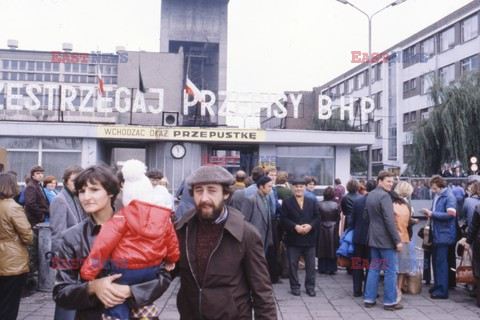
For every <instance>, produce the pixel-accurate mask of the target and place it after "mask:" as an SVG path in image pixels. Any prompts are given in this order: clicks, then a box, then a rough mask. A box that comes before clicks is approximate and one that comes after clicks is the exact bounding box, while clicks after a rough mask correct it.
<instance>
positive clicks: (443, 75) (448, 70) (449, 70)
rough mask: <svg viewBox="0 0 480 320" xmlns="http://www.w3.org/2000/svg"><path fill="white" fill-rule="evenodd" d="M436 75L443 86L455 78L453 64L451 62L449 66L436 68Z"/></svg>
mask: <svg viewBox="0 0 480 320" xmlns="http://www.w3.org/2000/svg"><path fill="white" fill-rule="evenodd" d="M438 76H439V78H440V81H441V83H442V84H443V85H444V86H448V85H449V84H450V83H451V82H453V81H454V80H455V65H453V64H451V65H449V66H446V67H443V68H441V69H440V70H438Z"/></svg>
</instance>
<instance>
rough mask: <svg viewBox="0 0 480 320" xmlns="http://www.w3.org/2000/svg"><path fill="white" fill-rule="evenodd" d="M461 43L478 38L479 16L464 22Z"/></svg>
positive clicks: (476, 15)
mask: <svg viewBox="0 0 480 320" xmlns="http://www.w3.org/2000/svg"><path fill="white" fill-rule="evenodd" d="M461 25H462V31H461V41H462V42H466V41H468V40H470V39H473V38H475V37H476V36H478V14H475V15H473V16H471V17H470V18H467V19H465V20H463V21H462V24H461Z"/></svg>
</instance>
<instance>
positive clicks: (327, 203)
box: [317, 187, 340, 274]
mask: <svg viewBox="0 0 480 320" xmlns="http://www.w3.org/2000/svg"><path fill="white" fill-rule="evenodd" d="M318 211H319V213H320V221H321V222H320V227H319V229H318V241H317V256H318V272H319V273H327V272H328V273H329V274H334V273H335V272H336V271H337V256H336V252H337V249H338V242H339V241H340V237H339V235H338V227H339V223H340V206H339V205H338V203H337V202H336V201H335V192H334V191H333V188H331V187H328V188H326V189H325V191H324V192H323V201H322V202H320V205H319V206H318Z"/></svg>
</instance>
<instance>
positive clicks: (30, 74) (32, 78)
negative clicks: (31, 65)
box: [27, 73, 35, 81]
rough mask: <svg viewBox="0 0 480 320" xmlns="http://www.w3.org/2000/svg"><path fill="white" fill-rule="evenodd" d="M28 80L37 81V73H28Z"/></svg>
mask: <svg viewBox="0 0 480 320" xmlns="http://www.w3.org/2000/svg"><path fill="white" fill-rule="evenodd" d="M27 80H28V81H35V74H34V73H27Z"/></svg>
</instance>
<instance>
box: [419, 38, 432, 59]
mask: <svg viewBox="0 0 480 320" xmlns="http://www.w3.org/2000/svg"><path fill="white" fill-rule="evenodd" d="M420 53H421V54H422V56H424V55H426V56H432V55H434V54H435V38H434V37H430V38H428V39H427V40H425V41H422V43H421V44H420Z"/></svg>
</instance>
